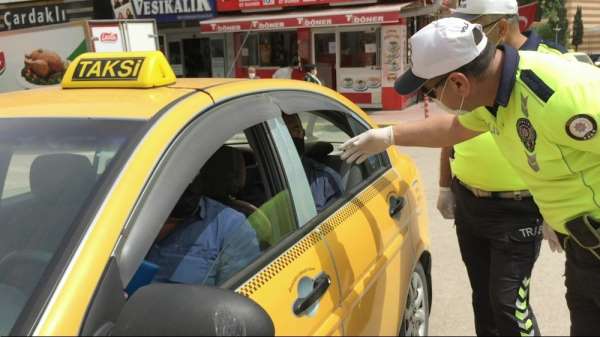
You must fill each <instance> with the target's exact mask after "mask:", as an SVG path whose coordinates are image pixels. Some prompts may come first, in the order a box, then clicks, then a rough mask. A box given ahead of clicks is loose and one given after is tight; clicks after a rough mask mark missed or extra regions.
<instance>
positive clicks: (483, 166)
mask: <svg viewBox="0 0 600 337" xmlns="http://www.w3.org/2000/svg"><path fill="white" fill-rule="evenodd" d="M518 10H519V8H518V4H517V1H516V0H470V1H465V2H462V3H461V5H460V6H459V7H458V8H457V9H456V10H454V12H453V16H454V17H460V18H463V19H465V20H468V21H471V22H473V23H479V24H481V25H482V27H483V30H484V31H485V33H486V35H487V36H488V39H489V40H490V41H492V43H494V44H499V43H502V42H505V43H506V44H508V45H510V46H511V47H513V48H516V49H520V50H537V51H540V52H543V53H549V54H556V55H560V54H561V53H562V52H566V50H564V48H561V47H554V45H553V44H552V43H550V42H546V41H542V39H541V38H540V36H539V35H537V34H536V33H535V32H529V33H527V34H526V35H523V34H521V32H520V27H519V24H520V20H519V19H520V18H519V14H518ZM480 109H485V108H480ZM451 157H452V158H453V159H451ZM451 165H452V169H451ZM440 169H441V172H440V194H439V198H438V204H437V206H438V209H439V211H440V213H441V214H442V216H443V217H444V218H446V219H455V224H456V233H457V236H458V243H459V247H460V251H461V255H462V259H463V261H464V263H465V266H466V268H467V272H468V275H469V280H470V283H471V288H472V289H473V296H472V297H473V311H474V316H475V330H476V332H477V335H478V336H496V335H501V336H519V335H520V334H521V333H525V334H527V335H530V334H535V335H539V334H540V331H539V328H538V325H537V321H536V318H535V315H534V312H533V309H532V307H531V305H529V301H528V300H529V281H530V278H531V272H532V269H533V267H534V264H535V261H536V260H537V257H538V255H539V251H540V245H541V241H542V231H540V230H539V228H540V226H541V225H542V223H543V221H542V216H541V215H540V213H539V210H538V207H537V205H536V204H535V202H534V201H533V198H532V197H531V193H530V192H529V191H528V190H527V186H526V185H525V182H523V180H522V179H521V178H519V176H518V175H517V173H516V172H515V171H514V169H513V168H512V166H511V165H510V164H509V163H508V161H507V160H506V159H505V158H504V156H502V154H501V153H500V150H499V149H498V146H496V144H495V143H494V139H493V137H492V135H491V133H489V132H486V133H484V134H482V135H480V136H478V137H475V138H473V139H471V140H468V141H466V142H463V143H461V144H458V145H456V146H455V147H454V148H450V147H448V148H444V149H443V150H442V155H441V160H440ZM452 176H454V179H452ZM451 186H452V188H451ZM529 231H532V232H533V233H535V234H536V235H528V233H529ZM553 238H556V236H554V237H553ZM550 242H551V247H554V246H553V245H556V247H559V245H558V243H555V242H553V241H550ZM519 303H520V305H519ZM523 309H525V310H523Z"/></svg>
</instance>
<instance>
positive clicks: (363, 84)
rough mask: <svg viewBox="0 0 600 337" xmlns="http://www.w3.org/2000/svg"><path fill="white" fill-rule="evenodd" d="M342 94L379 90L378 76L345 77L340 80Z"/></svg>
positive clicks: (379, 81) (379, 79)
mask: <svg viewBox="0 0 600 337" xmlns="http://www.w3.org/2000/svg"><path fill="white" fill-rule="evenodd" d="M342 88H343V89H344V90H343V91H344V92H366V91H371V90H378V89H380V88H381V78H380V77H379V76H360V75H359V76H352V77H351V76H346V77H344V78H343V79H342Z"/></svg>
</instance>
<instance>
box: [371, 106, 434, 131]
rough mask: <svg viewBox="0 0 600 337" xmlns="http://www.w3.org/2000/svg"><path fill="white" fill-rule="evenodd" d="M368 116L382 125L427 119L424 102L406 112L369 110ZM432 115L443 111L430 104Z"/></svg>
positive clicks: (407, 109)
mask: <svg viewBox="0 0 600 337" xmlns="http://www.w3.org/2000/svg"><path fill="white" fill-rule="evenodd" d="M366 112H367V114H368V115H369V116H370V117H371V118H373V120H374V121H375V122H376V123H377V124H379V125H381V126H387V125H393V124H396V123H398V122H406V121H416V120H421V119H423V118H425V110H424V109H423V102H419V103H417V104H414V105H411V106H410V107H408V108H406V109H404V110H390V111H383V110H368V111H366ZM429 113H430V115H433V114H436V113H441V110H440V109H439V108H438V107H437V105H436V104H435V103H429Z"/></svg>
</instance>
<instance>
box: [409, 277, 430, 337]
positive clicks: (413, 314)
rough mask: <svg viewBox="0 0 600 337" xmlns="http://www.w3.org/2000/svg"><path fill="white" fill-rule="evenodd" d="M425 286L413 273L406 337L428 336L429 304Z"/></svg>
mask: <svg viewBox="0 0 600 337" xmlns="http://www.w3.org/2000/svg"><path fill="white" fill-rule="evenodd" d="M425 291H426V289H425V284H424V282H423V279H422V278H421V276H420V275H419V274H418V273H413V274H412V277H411V280H410V287H409V289H408V300H407V302H406V314H405V315H404V317H405V318H404V326H405V329H406V330H405V335H406V336H426V335H427V303H426V298H425Z"/></svg>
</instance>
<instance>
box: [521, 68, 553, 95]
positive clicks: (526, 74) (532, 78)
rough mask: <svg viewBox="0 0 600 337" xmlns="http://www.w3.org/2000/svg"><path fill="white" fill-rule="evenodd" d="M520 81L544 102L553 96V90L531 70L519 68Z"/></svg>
mask: <svg viewBox="0 0 600 337" xmlns="http://www.w3.org/2000/svg"><path fill="white" fill-rule="evenodd" d="M520 77H521V81H523V83H525V85H527V86H528V87H529V89H531V91H533V92H534V93H535V95H536V96H537V97H539V98H540V99H541V100H542V101H544V102H545V103H548V101H549V100H550V98H552V96H554V90H553V89H552V88H550V87H549V86H548V84H546V82H544V81H543V80H542V79H541V78H540V77H539V76H538V75H537V74H536V73H535V72H533V70H531V69H524V70H521V76H520Z"/></svg>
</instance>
